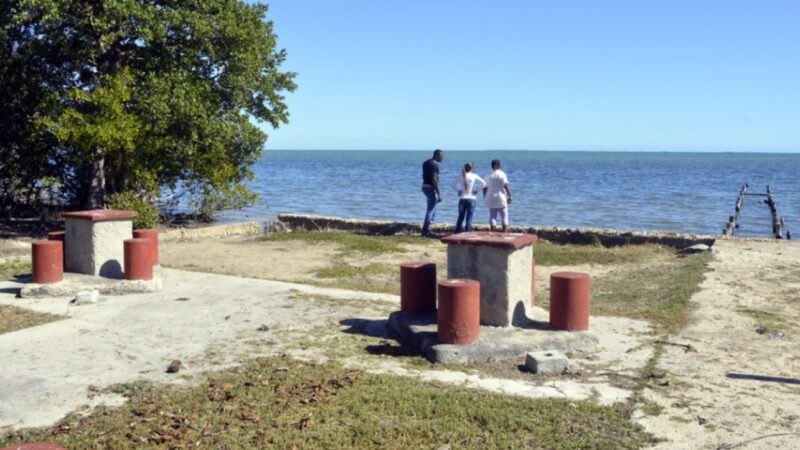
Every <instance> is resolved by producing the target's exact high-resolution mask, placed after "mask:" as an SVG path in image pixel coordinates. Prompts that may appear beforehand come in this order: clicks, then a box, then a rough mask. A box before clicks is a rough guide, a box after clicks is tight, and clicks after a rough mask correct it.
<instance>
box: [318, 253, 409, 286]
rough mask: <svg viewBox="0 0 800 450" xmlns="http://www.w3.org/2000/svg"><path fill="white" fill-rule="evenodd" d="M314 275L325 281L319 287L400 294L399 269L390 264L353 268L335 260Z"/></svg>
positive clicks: (372, 264) (374, 264)
mask: <svg viewBox="0 0 800 450" xmlns="http://www.w3.org/2000/svg"><path fill="white" fill-rule="evenodd" d="M315 275H316V277H317V278H320V279H325V280H326V282H323V283H319V285H321V286H329V287H337V288H341V289H352V290H356V291H365V292H381V293H386V294H400V269H399V267H397V266H394V265H391V264H377V263H371V264H367V265H365V266H354V265H352V264H348V263H346V262H344V261H342V260H338V259H337V260H335V261H334V264H333V265H331V266H328V267H325V268H322V269H319V270H317V271H316V272H315ZM328 280H330V281H328Z"/></svg>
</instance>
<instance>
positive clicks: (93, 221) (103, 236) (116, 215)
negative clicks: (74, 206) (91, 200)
mask: <svg viewBox="0 0 800 450" xmlns="http://www.w3.org/2000/svg"><path fill="white" fill-rule="evenodd" d="M138 215H139V213H137V212H136V211H119V210H114V209H93V210H88V211H73V212H67V213H63V214H61V217H63V218H64V222H65V234H64V270H65V271H67V272H77V273H84V274H88V275H99V276H103V277H108V278H122V277H123V276H124V273H123V263H124V261H125V253H124V242H125V239H131V237H133V218H134V217H136V216H138Z"/></svg>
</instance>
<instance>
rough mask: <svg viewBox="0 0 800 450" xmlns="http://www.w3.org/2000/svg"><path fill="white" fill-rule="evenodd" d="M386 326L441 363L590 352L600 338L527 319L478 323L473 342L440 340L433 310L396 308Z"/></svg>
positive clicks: (429, 357) (407, 342) (403, 340)
mask: <svg viewBox="0 0 800 450" xmlns="http://www.w3.org/2000/svg"><path fill="white" fill-rule="evenodd" d="M389 326H390V327H391V328H392V330H394V332H395V333H397V335H398V336H399V337H400V340H401V341H402V342H403V343H405V344H408V345H411V346H412V347H414V348H417V349H419V351H420V353H421V354H422V355H424V356H425V357H426V358H428V360H430V361H431V362H437V363H443V364H449V363H457V364H464V363H468V362H473V361H488V360H489V359H490V358H492V359H507V358H521V357H523V356H524V355H525V354H526V353H527V352H530V351H533V350H545V349H548V350H549V349H552V350H561V351H563V352H567V351H580V352H591V351H593V350H595V349H596V348H597V346H598V342H599V341H598V339H597V337H596V336H594V335H593V334H591V333H589V332H579V333H570V332H563V331H550V330H549V329H547V324H546V323H543V322H534V321H529V322H528V324H527V326H526V327H524V328H521V327H489V326H481V335H480V338H479V339H478V341H477V342H476V343H474V344H472V345H450V344H442V343H441V342H439V339H438V338H437V335H436V313H433V314H426V315H420V316H411V315H408V314H405V313H403V312H401V311H396V312H393V313H392V314H391V315H389Z"/></svg>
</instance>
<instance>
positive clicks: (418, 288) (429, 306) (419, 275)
mask: <svg viewBox="0 0 800 450" xmlns="http://www.w3.org/2000/svg"><path fill="white" fill-rule="evenodd" d="M400 310H401V311H403V312H404V313H406V314H412V315H418V314H430V313H432V312H434V311H436V264H434V263H432V262H428V261H414V262H407V263H403V264H400Z"/></svg>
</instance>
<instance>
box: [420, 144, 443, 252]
mask: <svg viewBox="0 0 800 450" xmlns="http://www.w3.org/2000/svg"><path fill="white" fill-rule="evenodd" d="M443 160H444V152H443V151H441V150H439V149H438V148H437V149H436V150H435V151H434V152H433V158H431V159H429V160H427V161H425V162H424V163H422V193H423V194H425V198H426V200H427V202H428V208H427V210H426V211H425V222H424V223H423V224H422V235H423V236H426V237H436V236H435V235H433V234H432V233H431V230H430V226H431V222H433V220H434V218H435V217H436V205H437V204H438V203H439V202H441V201H442V193H441V191H439V163H440V162H442V161H443Z"/></svg>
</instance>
